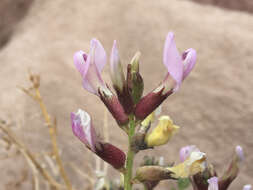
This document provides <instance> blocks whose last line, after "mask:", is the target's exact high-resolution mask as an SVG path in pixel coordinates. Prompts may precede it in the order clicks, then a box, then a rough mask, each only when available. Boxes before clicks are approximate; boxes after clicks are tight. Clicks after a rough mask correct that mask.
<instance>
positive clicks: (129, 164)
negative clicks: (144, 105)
mask: <svg viewBox="0 0 253 190" xmlns="http://www.w3.org/2000/svg"><path fill="white" fill-rule="evenodd" d="M135 125H136V124H135V120H134V117H133V116H131V117H130V123H129V132H128V143H129V145H128V153H127V163H126V172H125V174H124V189H125V190H131V189H132V183H131V180H132V170H133V160H134V154H135V153H134V151H133V150H132V147H131V143H132V138H133V136H134V132H135Z"/></svg>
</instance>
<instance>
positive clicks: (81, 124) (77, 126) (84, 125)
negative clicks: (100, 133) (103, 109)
mask: <svg viewBox="0 0 253 190" xmlns="http://www.w3.org/2000/svg"><path fill="white" fill-rule="evenodd" d="M71 122H72V131H73V133H74V135H75V136H76V137H78V138H79V139H80V140H81V141H82V142H83V143H84V144H85V145H86V146H87V147H88V148H90V149H91V150H92V151H93V152H95V144H96V133H95V130H94V128H93V126H92V124H91V118H90V116H89V114H88V113H87V112H85V111H83V110H81V109H79V110H78V111H77V112H76V113H71Z"/></svg>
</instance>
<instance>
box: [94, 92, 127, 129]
mask: <svg viewBox="0 0 253 190" xmlns="http://www.w3.org/2000/svg"><path fill="white" fill-rule="evenodd" d="M107 90H108V92H110V95H108V94H106V93H105V92H104V91H102V90H100V89H99V90H98V93H99V96H100V99H101V100H102V101H103V102H104V104H105V106H106V107H107V109H108V110H109V111H110V112H111V114H112V116H113V117H114V119H115V120H116V121H117V123H118V125H120V126H123V125H126V124H127V123H128V116H127V115H126V113H125V111H124V109H123V107H122V105H121V104H120V102H119V100H118V98H117V97H116V96H115V95H114V94H113V93H112V92H111V91H110V90H109V89H107Z"/></svg>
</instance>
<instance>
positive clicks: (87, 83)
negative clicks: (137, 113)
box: [74, 39, 128, 125]
mask: <svg viewBox="0 0 253 190" xmlns="http://www.w3.org/2000/svg"><path fill="white" fill-rule="evenodd" d="M90 46H91V47H90V52H89V54H86V53H85V52H83V51H78V52H76V53H75V55H74V64H75V66H76V68H77V70H78V71H79V72H80V74H81V76H82V79H83V87H84V89H86V90H88V91H89V92H91V93H93V94H95V95H97V96H99V97H100V98H101V100H102V101H103V103H104V104H105V105H106V107H107V108H108V110H109V111H110V112H111V114H112V116H113V117H114V118H115V119H116V121H117V123H118V124H119V125H125V124H127V122H128V116H127V115H126V113H125V111H124V109H123V107H122V105H121V104H120V102H119V100H118V98H117V97H116V96H115V94H113V93H112V92H111V90H110V88H109V87H108V86H107V85H106V84H105V82H104V81H103V80H102V76H101V72H102V69H103V67H104V66H105V64H106V52H105V50H104V48H103V46H102V44H101V43H100V42H99V41H98V40H96V39H92V40H91V42H90ZM114 46H115V45H114ZM113 49H115V47H114V48H113ZM114 51H116V50H114ZM114 54H117V53H114ZM113 59H115V60H116V59H117V58H116V56H115V58H113Z"/></svg>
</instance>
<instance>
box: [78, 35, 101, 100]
mask: <svg viewBox="0 0 253 190" xmlns="http://www.w3.org/2000/svg"><path fill="white" fill-rule="evenodd" d="M74 64H75V66H76V68H77V70H78V71H79V72H80V74H81V76H82V78H83V87H84V88H85V89H86V90H88V91H89V92H91V93H93V94H96V95H98V88H99V87H103V86H105V84H104V81H103V80H102V77H101V72H102V69H103V67H104V66H105V64H106V53H105V50H104V48H103V46H102V44H101V43H100V42H99V41H98V40H97V39H92V40H91V42H90V53H89V54H86V53H85V52H83V51H78V52H76V53H75V55H74Z"/></svg>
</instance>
